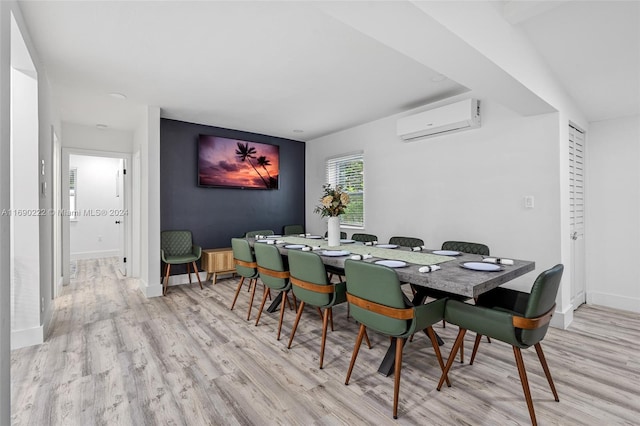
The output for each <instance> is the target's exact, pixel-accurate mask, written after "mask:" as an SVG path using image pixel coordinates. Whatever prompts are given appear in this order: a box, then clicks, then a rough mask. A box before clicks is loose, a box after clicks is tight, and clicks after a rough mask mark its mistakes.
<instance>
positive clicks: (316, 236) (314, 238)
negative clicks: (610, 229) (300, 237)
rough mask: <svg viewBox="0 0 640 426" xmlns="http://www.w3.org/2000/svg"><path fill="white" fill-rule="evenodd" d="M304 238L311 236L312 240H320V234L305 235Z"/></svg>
mask: <svg viewBox="0 0 640 426" xmlns="http://www.w3.org/2000/svg"><path fill="white" fill-rule="evenodd" d="M305 238H311V239H313V240H320V239H322V237H321V236H320V235H307V236H306V237H305Z"/></svg>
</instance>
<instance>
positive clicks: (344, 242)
mask: <svg viewBox="0 0 640 426" xmlns="http://www.w3.org/2000/svg"><path fill="white" fill-rule="evenodd" d="M355 242H356V240H347V239H343V240H340V244H351V243H355Z"/></svg>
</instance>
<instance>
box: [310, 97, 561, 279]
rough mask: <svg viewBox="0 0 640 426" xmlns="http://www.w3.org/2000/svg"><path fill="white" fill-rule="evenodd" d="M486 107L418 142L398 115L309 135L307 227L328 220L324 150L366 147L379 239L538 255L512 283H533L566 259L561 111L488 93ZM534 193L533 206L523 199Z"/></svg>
mask: <svg viewBox="0 0 640 426" xmlns="http://www.w3.org/2000/svg"><path fill="white" fill-rule="evenodd" d="M459 98H462V97H460V96H459V97H457V98H452V99H450V100H448V101H447V103H448V102H451V101H453V100H454V99H459ZM481 108H482V127H481V128H480V129H475V130H470V131H465V132H460V133H455V134H450V135H445V136H441V137H436V138H430V139H424V140H422V141H417V142H409V143H406V142H402V141H401V140H400V139H399V138H398V137H397V136H396V121H397V118H398V117H399V116H400V115H396V116H391V117H387V118H383V119H381V120H377V121H374V122H371V123H368V124H364V125H361V126H358V127H355V128H352V129H348V130H345V131H342V132H339V133H336V134H333V135H329V136H325V137H322V138H319V139H316V140H313V141H311V142H308V143H307V152H306V161H307V164H306V168H307V186H306V192H307V198H306V205H307V206H308V208H307V212H308V213H307V217H306V223H307V228H308V229H309V230H310V232H314V233H323V232H324V231H325V229H326V224H325V223H324V222H323V221H322V219H321V218H320V216H319V215H317V214H314V213H312V210H313V209H312V206H314V205H316V204H318V199H319V197H320V194H321V187H322V184H323V183H324V181H325V177H324V167H325V160H326V158H328V157H331V156H334V155H338V154H341V153H348V152H352V151H357V150H363V151H364V156H365V186H366V195H365V197H366V198H365V208H366V217H365V222H366V228H365V232H368V233H372V234H376V235H378V237H379V239H380V241H387V240H388V239H389V237H391V236H393V235H403V236H415V237H419V238H422V239H424V240H425V243H426V244H427V246H429V247H434V248H438V247H440V245H441V244H442V242H443V241H446V240H463V241H475V242H481V243H485V244H487V245H489V247H490V249H491V253H492V254H494V255H497V256H503V257H513V258H518V259H526V260H533V261H535V262H536V271H535V272H534V273H530V274H527V275H526V276H524V277H522V278H520V279H518V280H514V281H512V282H511V283H509V284H508V285H507V286H508V287H512V288H518V289H521V290H529V289H530V288H531V284H532V283H533V280H534V279H535V277H536V275H537V274H538V273H539V272H541V271H542V270H544V269H547V268H550V267H552V266H554V265H555V264H557V263H560V262H561V259H560V214H559V209H560V206H559V203H560V185H559V170H560V166H559V159H558V144H559V141H558V114H557V113H552V114H545V115H539V116H534V117H522V116H520V115H518V114H515V113H513V112H512V111H510V110H508V109H506V108H504V107H502V106H501V105H499V104H497V103H495V102H491V101H488V100H484V99H481ZM417 111H418V110H416V111H413V112H417ZM402 115H407V114H402ZM526 195H533V196H534V197H535V208H534V209H525V207H524V200H523V198H524V196H526Z"/></svg>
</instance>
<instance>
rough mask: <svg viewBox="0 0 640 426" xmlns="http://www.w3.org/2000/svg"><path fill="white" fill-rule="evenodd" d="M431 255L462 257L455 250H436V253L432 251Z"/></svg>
mask: <svg viewBox="0 0 640 426" xmlns="http://www.w3.org/2000/svg"><path fill="white" fill-rule="evenodd" d="M431 253H433V254H439V255H441V256H460V252H459V251H453V250H436V251H432V252H431Z"/></svg>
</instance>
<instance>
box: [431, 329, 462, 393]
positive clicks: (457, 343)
mask: <svg viewBox="0 0 640 426" xmlns="http://www.w3.org/2000/svg"><path fill="white" fill-rule="evenodd" d="M466 332H467V330H466V329H464V328H461V329H460V331H458V337H456V341H455V342H454V343H453V348H451V353H450V354H449V359H447V365H446V366H445V367H444V371H443V372H442V376H441V377H440V381H439V382H438V387H437V388H436V389H437V390H440V389H441V388H442V384H443V383H444V381H445V379H447V375H448V374H449V370H450V369H451V365H452V364H453V361H454V360H455V358H456V354H457V353H458V349H459V348H460V345H461V344H462V342H463V340H464V335H465V333H466ZM447 385H449V384H448V383H447Z"/></svg>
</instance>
